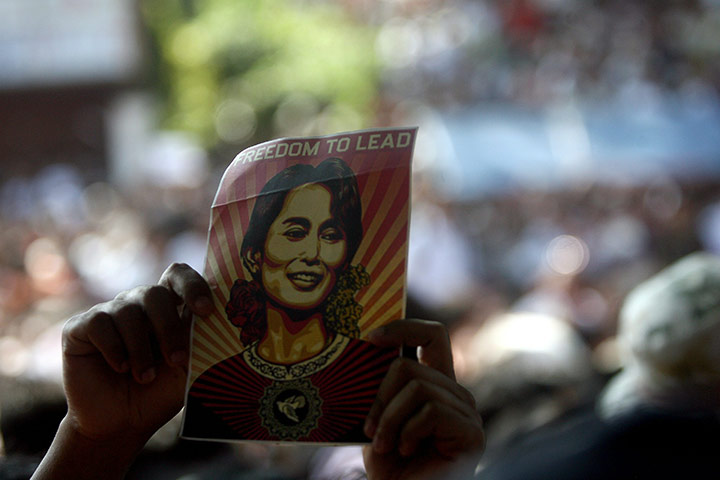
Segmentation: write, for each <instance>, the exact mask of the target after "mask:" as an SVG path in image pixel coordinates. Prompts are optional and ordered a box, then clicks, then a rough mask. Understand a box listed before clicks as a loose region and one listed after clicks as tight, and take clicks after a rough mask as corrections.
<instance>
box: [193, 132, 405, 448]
mask: <svg viewBox="0 0 720 480" xmlns="http://www.w3.org/2000/svg"><path fill="white" fill-rule="evenodd" d="M416 131H417V129H415V128H400V129H377V130H364V131H357V132H349V133H342V134H337V135H332V136H326V137H305V138H285V139H279V140H274V141H270V142H266V143H263V144H260V145H256V146H253V147H250V148H248V149H246V150H244V151H242V152H241V153H240V154H239V155H237V156H236V157H235V159H234V160H233V162H232V163H231V164H230V166H229V167H228V169H227V170H226V172H225V175H224V176H223V178H222V180H221V182H220V186H219V188H218V191H217V194H216V196H215V200H214V202H213V206H212V212H211V219H210V228H209V233H208V250H207V257H206V261H205V270H204V275H205V278H206V279H207V281H208V282H209V284H210V286H211V289H212V292H213V301H214V307H215V308H214V311H213V313H212V314H211V315H210V317H208V318H203V319H198V318H196V319H195V320H194V321H193V327H192V342H191V344H192V345H191V362H190V369H189V373H188V383H187V392H186V397H185V415H184V419H183V428H182V433H181V435H182V436H183V437H185V438H193V439H206V440H220V441H267V442H273V443H276V442H283V441H291V442H309V443H331V444H348V443H364V442H367V441H368V439H367V437H366V436H365V435H364V434H363V432H362V427H363V423H364V421H365V417H366V416H367V413H368V411H369V409H370V407H371V405H372V403H373V401H374V399H375V397H376V394H377V391H378V387H379V385H380V382H381V381H382V379H383V378H384V376H385V373H386V371H387V369H388V368H389V365H390V363H391V362H392V361H393V360H394V359H395V358H397V356H398V351H397V349H381V348H378V347H376V346H374V345H372V344H370V343H369V342H366V341H364V340H363V337H364V335H365V334H366V333H367V332H368V331H370V330H372V329H374V328H377V327H379V326H381V325H384V324H385V323H388V322H390V321H392V320H395V319H398V318H402V317H404V314H405V312H404V309H405V291H406V280H405V272H406V263H407V261H406V259H407V242H408V222H409V209H410V204H409V194H410V164H411V158H412V150H413V145H414V142H415V134H416Z"/></svg>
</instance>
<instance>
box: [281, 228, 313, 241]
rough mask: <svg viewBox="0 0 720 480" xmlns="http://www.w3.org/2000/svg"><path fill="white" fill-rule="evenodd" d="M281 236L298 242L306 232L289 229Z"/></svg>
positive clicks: (299, 229) (301, 229)
mask: <svg viewBox="0 0 720 480" xmlns="http://www.w3.org/2000/svg"><path fill="white" fill-rule="evenodd" d="M283 235H285V236H286V237H288V238H290V239H291V240H299V239H301V238H305V236H306V235H307V232H306V231H305V229H303V228H291V229H290V230H287V231H285V233H283Z"/></svg>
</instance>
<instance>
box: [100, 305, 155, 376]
mask: <svg viewBox="0 0 720 480" xmlns="http://www.w3.org/2000/svg"><path fill="white" fill-rule="evenodd" d="M110 305H111V306H112V310H111V311H110V312H108V313H109V314H110V316H111V317H112V319H113V325H114V326H115V329H116V330H117V331H118V333H119V334H120V337H121V338H122V341H123V344H124V346H125V350H126V351H127V353H128V360H129V363H130V369H131V370H132V373H133V376H134V377H135V380H137V381H138V382H140V383H150V382H152V381H153V380H154V379H155V374H156V371H155V355H154V354H153V347H152V327H151V325H150V321H149V320H148V318H147V316H146V314H145V311H144V310H143V308H142V307H141V306H140V305H138V304H137V303H133V302H125V301H121V300H116V301H113V302H111V304H110Z"/></svg>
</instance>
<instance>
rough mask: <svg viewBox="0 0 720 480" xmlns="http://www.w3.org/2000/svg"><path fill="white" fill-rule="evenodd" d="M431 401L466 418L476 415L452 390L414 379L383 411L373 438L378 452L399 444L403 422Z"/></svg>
mask: <svg viewBox="0 0 720 480" xmlns="http://www.w3.org/2000/svg"><path fill="white" fill-rule="evenodd" d="M429 403H430V404H436V403H438V404H441V405H443V406H446V407H448V408H451V409H452V410H453V411H458V412H460V413H461V414H463V415H464V416H465V417H466V421H467V420H470V419H471V418H472V417H474V416H475V411H474V409H473V408H472V407H471V406H470V405H468V404H467V403H466V402H464V401H462V400H460V399H459V398H458V397H457V396H456V395H455V394H453V393H452V392H450V391H448V390H446V389H444V388H442V387H440V386H438V385H437V384H435V383H433V382H428V381H426V380H419V379H413V380H411V381H410V382H408V383H407V384H406V385H405V387H404V388H403V389H402V390H400V392H398V394H397V395H395V396H394V397H393V398H392V399H391V400H390V402H389V403H388V404H387V407H386V408H385V409H384V411H383V412H382V415H381V417H380V420H379V422H378V427H377V431H376V432H375V435H374V437H373V448H375V450H376V451H377V452H378V453H388V452H390V451H391V450H392V449H393V447H394V446H395V445H396V444H397V442H396V440H397V438H398V435H399V432H400V431H401V429H402V428H403V426H404V424H405V423H406V422H407V421H408V419H410V418H411V417H412V416H414V415H415V414H416V413H417V411H418V410H420V409H421V408H423V406H424V405H427V404H429Z"/></svg>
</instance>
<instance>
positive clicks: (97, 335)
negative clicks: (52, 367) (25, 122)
mask: <svg viewBox="0 0 720 480" xmlns="http://www.w3.org/2000/svg"><path fill="white" fill-rule="evenodd" d="M101 307H102V305H98V306H97V307H96V308H93V309H91V310H89V311H87V312H85V313H83V314H80V315H75V316H74V317H72V318H70V320H68V321H67V322H66V323H65V326H64V327H63V354H64V355H66V356H85V355H94V354H97V353H98V352H99V353H100V354H101V355H102V356H103V358H104V359H105V361H106V362H107V363H108V365H110V368H112V369H113V370H115V371H116V372H118V373H125V372H127V371H128V369H129V368H130V364H129V363H128V354H127V351H126V350H125V345H124V342H123V340H122V337H121V336H120V333H119V332H118V331H117V329H116V328H115V325H114V322H113V319H112V317H111V316H110V315H108V314H107V313H106V312H104V311H102V310H101Z"/></svg>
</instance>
